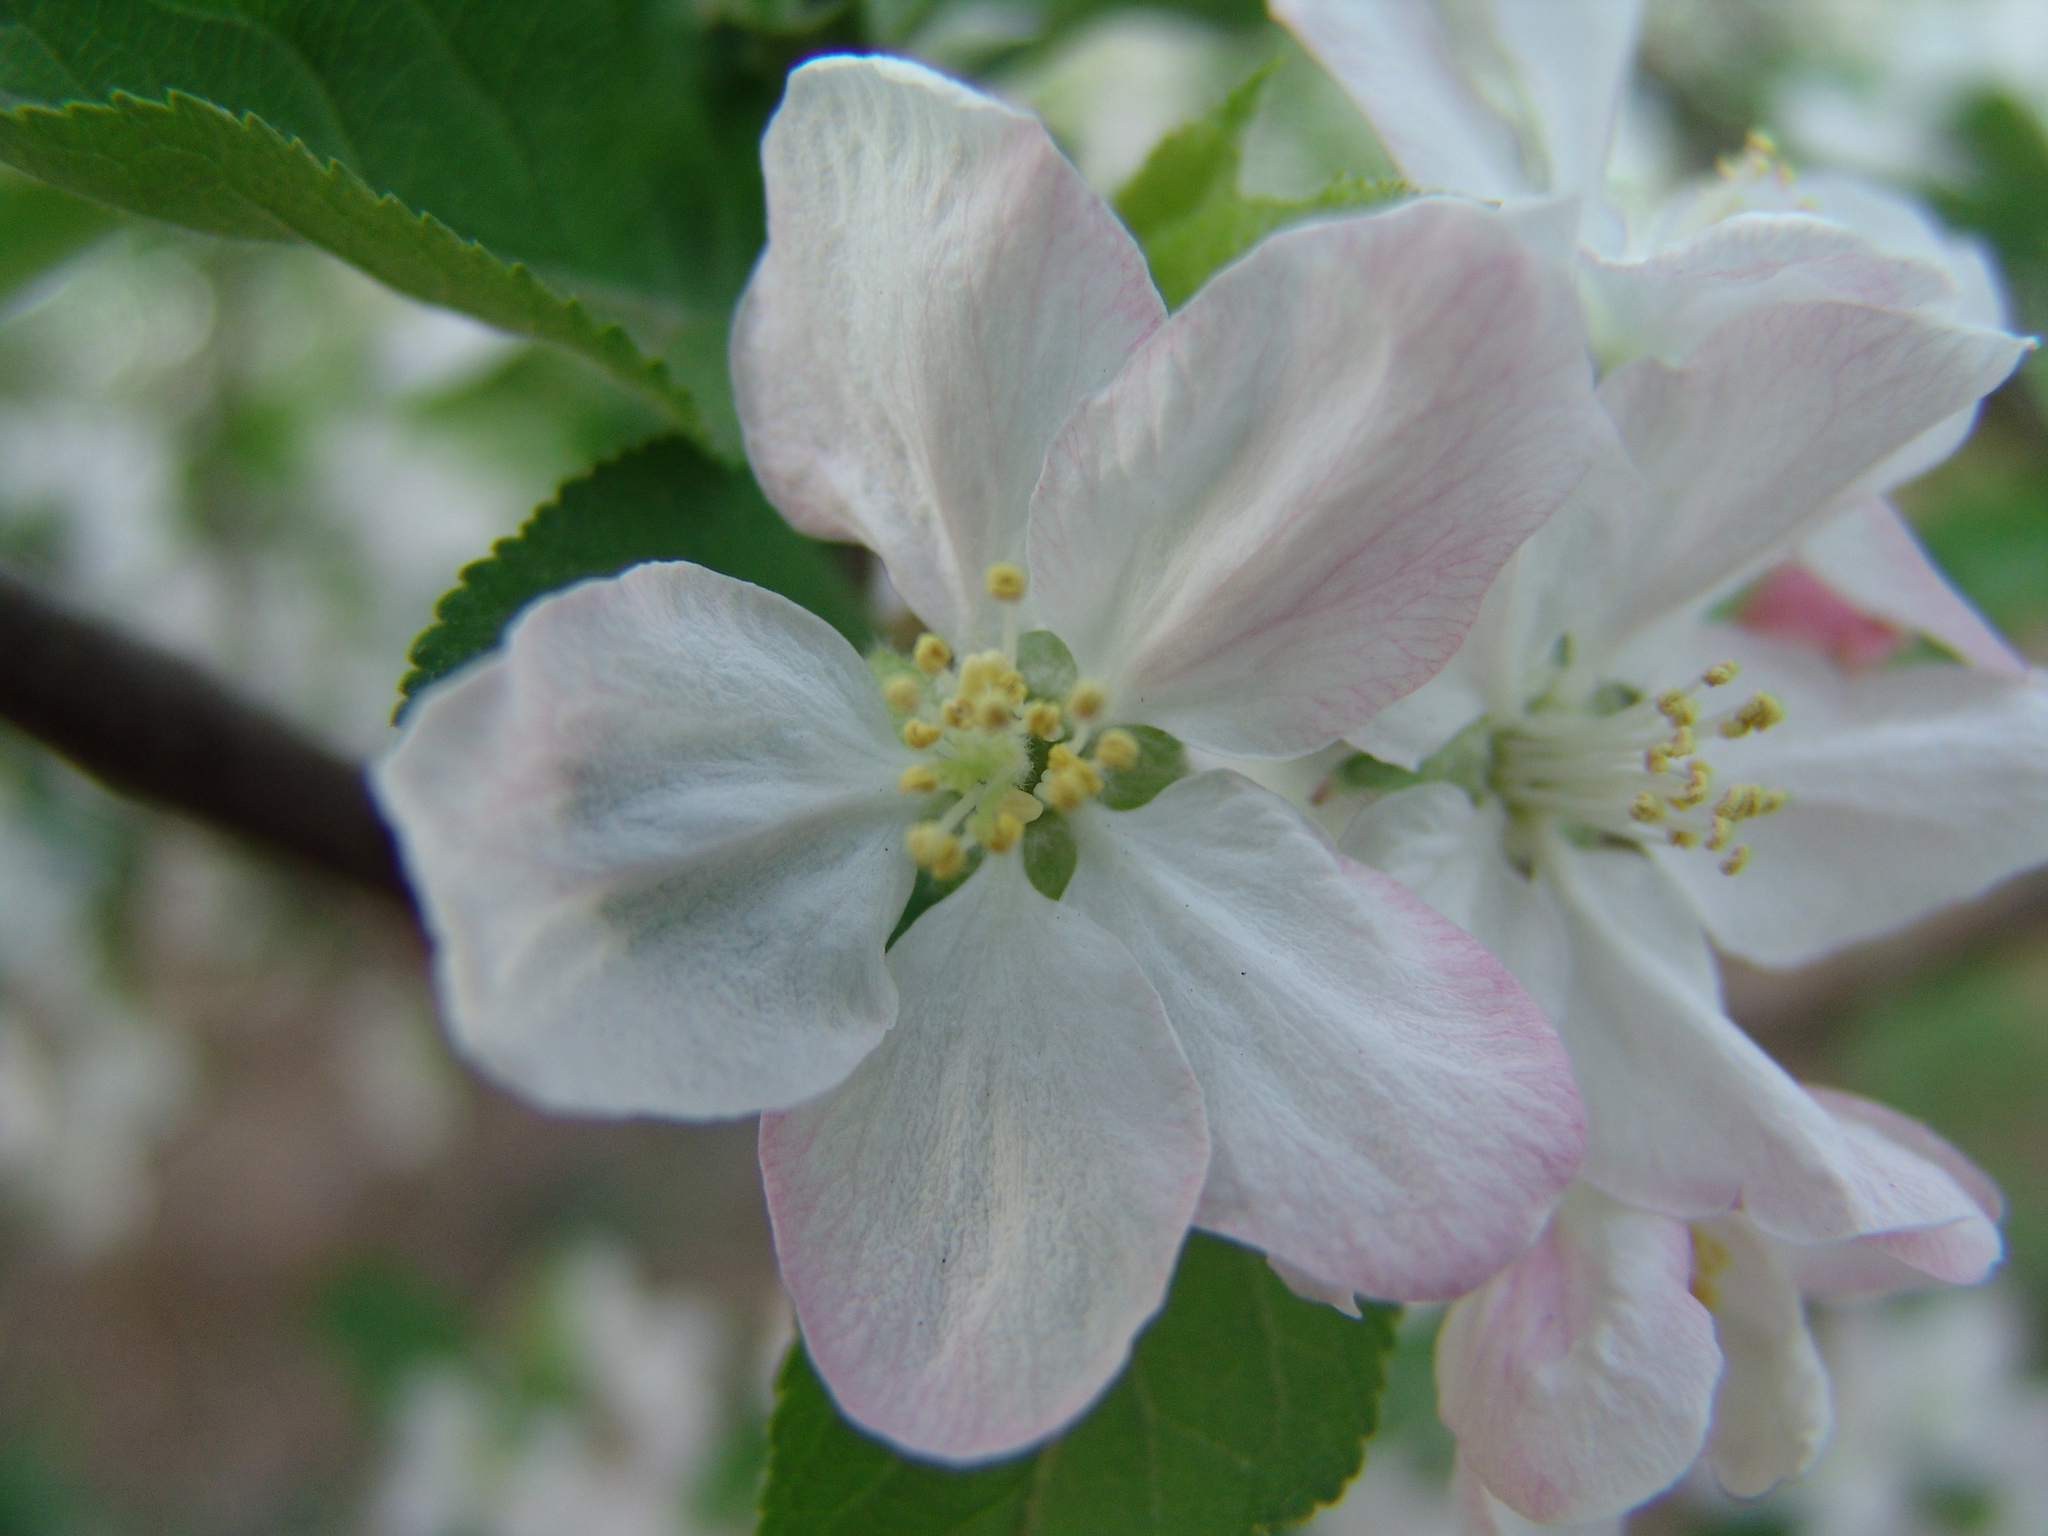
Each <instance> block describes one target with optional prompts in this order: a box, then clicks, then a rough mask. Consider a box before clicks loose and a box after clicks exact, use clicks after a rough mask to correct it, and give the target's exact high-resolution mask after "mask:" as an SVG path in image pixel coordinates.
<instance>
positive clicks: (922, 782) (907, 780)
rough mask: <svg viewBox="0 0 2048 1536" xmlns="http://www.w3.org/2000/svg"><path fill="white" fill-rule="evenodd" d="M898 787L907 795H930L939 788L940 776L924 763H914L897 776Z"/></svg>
mask: <svg viewBox="0 0 2048 1536" xmlns="http://www.w3.org/2000/svg"><path fill="white" fill-rule="evenodd" d="M896 787H897V788H898V789H900V790H902V791H903V793H904V794H906V795H928V794H930V793H931V792H932V791H933V790H935V789H937V788H938V787H939V776H938V775H937V774H935V773H933V772H932V771H931V769H929V768H927V767H925V765H924V764H923V763H912V764H911V765H910V766H909V767H908V768H906V769H904V770H903V772H902V773H901V774H900V775H898V776H897V779H896Z"/></svg>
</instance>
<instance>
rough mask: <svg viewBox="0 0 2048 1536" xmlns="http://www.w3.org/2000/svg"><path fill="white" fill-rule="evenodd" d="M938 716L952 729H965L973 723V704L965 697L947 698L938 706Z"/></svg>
mask: <svg viewBox="0 0 2048 1536" xmlns="http://www.w3.org/2000/svg"><path fill="white" fill-rule="evenodd" d="M939 718H940V719H942V720H944V721H945V722H946V724H948V725H950V726H952V727H953V729H954V730H956V731H960V730H965V729H966V728H967V727H968V726H970V725H972V724H973V723H974V706H973V705H972V704H970V703H968V702H967V701H966V700H965V699H948V700H946V702H945V703H943V704H941V705H940V706H939Z"/></svg>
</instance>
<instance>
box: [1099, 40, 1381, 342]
mask: <svg viewBox="0 0 2048 1536" xmlns="http://www.w3.org/2000/svg"><path fill="white" fill-rule="evenodd" d="M1277 67H1278V61H1277V60H1276V61H1274V62H1272V63H1268V64H1266V65H1264V66H1262V67H1261V68H1260V69H1258V70H1256V71H1254V72H1253V74H1252V75H1251V76H1250V77H1249V78H1248V79H1246V80H1245V81H1244V83H1243V84H1241V85H1239V86H1238V87H1237V88H1236V89H1235V90H1233V91H1232V92H1231V93H1230V94H1229V95H1228V96H1226V97H1224V98H1223V100H1222V102H1221V103H1219V104H1218V105H1217V106H1216V108H1215V109H1214V110H1213V111H1212V112H1210V113H1209V115H1208V116H1206V117H1202V118H1198V119H1196V120H1195V121H1194V122H1192V123H1188V124H1186V125H1185V126H1183V127H1181V128H1177V129H1175V130H1174V131H1173V132H1172V133H1170V134H1168V135H1167V136H1166V137H1165V138H1164V139H1162V140H1161V141H1160V142H1159V144H1158V146H1157V147H1156V148H1154V149H1153V151H1152V153H1151V154H1150V155H1149V156H1148V157H1147V158H1146V160H1145V163H1144V165H1142V166H1140V167H1139V169H1138V173H1137V174H1136V175H1135V176H1133V177H1132V178H1131V179H1130V181H1129V182H1127V183H1125V185H1124V188H1123V190H1122V191H1121V192H1119V193H1118V194H1117V197H1116V211H1117V213H1118V214H1119V215H1120V216H1121V217H1122V219H1123V221H1124V223H1125V224H1126V225H1128V226H1129V228H1130V231H1131V233H1132V234H1134V235H1136V236H1137V237H1138V243H1139V245H1140V246H1142V247H1143V248H1144V251H1145V260H1146V262H1147V264H1148V265H1149V266H1150V267H1151V269H1152V281H1153V282H1154V283H1156V284H1158V286H1159V292H1160V296H1161V297H1162V298H1164V299H1165V300H1166V302H1167V304H1168V305H1169V306H1170V307H1172V308H1175V309H1178V308H1179V307H1180V306H1181V305H1182V304H1184V303H1186V302H1187V301H1188V299H1189V298H1190V297H1191V296H1192V295H1193V294H1194V292H1195V290H1196V289H1197V288H1199V287H1201V286H1202V284H1203V283H1204V282H1205V281H1207V279H1208V278H1209V276H1210V274H1211V273H1213V272H1215V271H1217V270H1218V269H1219V268H1221V267H1224V266H1226V265H1228V264H1229V263H1230V262H1232V261H1234V260H1236V259H1237V258H1238V257H1239V256H1242V255H1243V254H1244V253H1245V252H1246V251H1248V250H1250V249H1251V248H1252V247H1253V246H1254V245H1256V244H1257V243H1258V242H1259V241H1260V240H1262V239H1263V238H1264V237H1265V236H1267V235H1269V234H1271V233H1272V232H1273V231H1274V230H1277V229H1280V228H1282V227H1283V226H1285V225H1288V224H1293V223H1296V222H1298V221H1299V220H1302V219H1306V218H1312V217H1314V216H1316V215H1318V214H1332V213H1345V212H1352V211H1355V210H1357V209H1361V208H1370V207H1374V206H1377V205H1378V204H1381V203H1388V202H1392V201H1394V200H1395V199H1397V198H1400V197H1404V196H1407V195H1409V194H1410V193H1411V192H1412V191H1413V190H1414V189H1413V188H1411V187H1410V186H1409V185H1408V184H1407V183H1406V182H1403V181H1400V180H1385V181H1368V180H1364V179H1361V178H1359V177H1356V176H1339V177H1336V178H1334V179H1333V180H1331V181H1330V182H1329V183H1328V184H1326V185H1325V186H1322V187H1320V188H1318V189H1317V190H1316V191H1314V192H1312V193H1310V194H1309V195H1308V196H1307V197H1300V198H1283V197H1257V196H1247V195H1246V194H1245V193H1243V192H1241V191H1239V190H1238V185H1237V180H1238V171H1239V169H1240V167H1241V165H1242V164H1243V160H1244V149H1243V140H1244V133H1245V130H1246V129H1247V128H1248V127H1250V125H1251V120H1252V117H1253V114H1254V113H1255V112H1256V111H1257V110H1258V105H1259V98H1260V97H1261V96H1262V95H1263V94H1264V93H1265V89H1266V86H1267V84H1268V83H1269V82H1270V81H1271V79H1272V77H1273V71H1274V70H1275V69H1276V68H1277Z"/></svg>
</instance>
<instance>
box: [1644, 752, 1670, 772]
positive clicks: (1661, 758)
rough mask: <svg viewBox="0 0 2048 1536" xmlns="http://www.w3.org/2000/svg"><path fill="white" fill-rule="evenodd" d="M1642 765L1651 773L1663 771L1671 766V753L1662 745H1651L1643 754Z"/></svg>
mask: <svg viewBox="0 0 2048 1536" xmlns="http://www.w3.org/2000/svg"><path fill="white" fill-rule="evenodd" d="M1643 766H1644V767H1645V768H1647V769H1649V770H1650V772H1652V773H1663V772H1665V771H1667V770H1668V769H1669V768H1670V767H1671V754H1670V753H1669V752H1668V751H1666V750H1665V749H1664V748H1663V747H1652V748H1650V750H1649V751H1647V752H1645V753H1644V754H1643Z"/></svg>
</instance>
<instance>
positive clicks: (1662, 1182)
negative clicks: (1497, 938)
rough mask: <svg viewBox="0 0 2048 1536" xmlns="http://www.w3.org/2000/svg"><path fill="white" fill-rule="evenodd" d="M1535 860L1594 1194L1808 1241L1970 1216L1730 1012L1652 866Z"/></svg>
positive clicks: (1615, 857)
mask: <svg viewBox="0 0 2048 1536" xmlns="http://www.w3.org/2000/svg"><path fill="white" fill-rule="evenodd" d="M1540 858H1541V869H1542V873H1543V882H1542V883H1543V886H1544V888H1545V889H1546V890H1547V891H1548V892H1549V893H1550V894H1551V895H1552V896H1553V897H1554V899H1555V901H1556V903H1557V908H1558V912H1559V915H1560V917H1561V918H1562V920H1563V921H1564V923H1565V925H1566V928H1567V930H1568V932H1569V934H1570V943H1571V964H1572V978H1571V991H1570V996H1569V998H1568V1000H1567V1001H1566V1002H1565V1004H1564V1005H1563V1006H1562V1007H1560V1008H1559V1009H1558V1010H1557V1012H1556V1013H1555V1014H1554V1015H1553V1018H1554V1020H1555V1022H1556V1024H1557V1027H1558V1030H1559V1032H1560V1033H1561V1034H1562V1035H1563V1036H1564V1038H1565V1043H1566V1045H1567V1046H1568V1047H1569V1048H1570V1050H1571V1055H1572V1067H1573V1069H1574V1071H1575V1072H1576V1073H1577V1075H1578V1081H1579V1089H1580V1092H1581V1093H1583V1094H1584V1095H1585V1099H1586V1110H1587V1116H1588V1118H1589V1120H1590V1121H1591V1124H1592V1131H1593V1139H1592V1147H1591V1149H1590V1150H1589V1152H1588V1153H1587V1156H1586V1164H1585V1169H1584V1172H1583V1175H1582V1176H1583V1177H1584V1178H1585V1179H1586V1180H1587V1181H1588V1182H1590V1183H1593V1184H1596V1185H1598V1186H1599V1187H1600V1188H1602V1189H1604V1190H1606V1191H1607V1192H1608V1193H1609V1194H1612V1195H1614V1196H1616V1197H1617V1198H1619V1199H1622V1200H1626V1201H1628V1202H1629V1203H1630V1204H1632V1205H1638V1206H1641V1207H1643V1208H1645V1209H1649V1210H1660V1211H1664V1212H1666V1213H1668V1214H1670V1215H1673V1216H1682V1217H1705V1216H1712V1215H1716V1214H1719V1213H1720V1212H1723V1211H1727V1210H1731V1209H1734V1208H1736V1207H1737V1206H1738V1205H1739V1206H1740V1207H1741V1208H1742V1209H1743V1210H1744V1211H1746V1212H1747V1213H1748V1214H1749V1215H1750V1216H1751V1217H1752V1218H1753V1219H1754V1220H1755V1221H1756V1222H1757V1223H1758V1224H1759V1225H1760V1226H1762V1227H1763V1228H1764V1229H1765V1230H1767V1231H1769V1232H1771V1233H1773V1234H1774V1235H1776V1236H1780V1237H1785V1238H1789V1239H1792V1240H1795V1241H1800V1242H1827V1241H1832V1240H1834V1239H1837V1238H1845V1237H1854V1236H1861V1235H1864V1234H1867V1233H1872V1232H1886V1231H1892V1230H1895V1229H1898V1228H1903V1227H1921V1226H1937V1225H1942V1224H1945V1223H1948V1222H1951V1221H1955V1220H1959V1219H1962V1218H1964V1217H1967V1216H1970V1215H1972V1214H1974V1213H1975V1211H1976V1206H1975V1204H1974V1203H1973V1202H1972V1201H1971V1199H1970V1198H1969V1196H1968V1194H1966V1193H1965V1192H1964V1191H1963V1190H1962V1189H1961V1188H1959V1187H1958V1186H1957V1185H1956V1183H1955V1181H1954V1180H1953V1179H1951V1178H1950V1177H1949V1176H1948V1175H1947V1174H1946V1173H1944V1172H1943V1171H1942V1170H1941V1169H1940V1168H1938V1167H1936V1166H1934V1165H1933V1164H1931V1163H1929V1162H1927V1161H1926V1160H1925V1159H1923V1158H1921V1157H1919V1156H1917V1155H1915V1154H1913V1153H1911V1152H1909V1151H1907V1150H1905V1149H1904V1148H1901V1147H1899V1146H1897V1145H1896V1144H1895V1143H1893V1142H1891V1141H1889V1140H1887V1139H1886V1138H1884V1137H1882V1136H1878V1135H1876V1134H1874V1133H1870V1134H1864V1133H1859V1132H1858V1131H1857V1130H1856V1128H1855V1127H1853V1126H1848V1125H1845V1124H1843V1123H1841V1122H1838V1121H1837V1120H1836V1119H1835V1118H1834V1117H1832V1116H1830V1115H1829V1114H1828V1113H1827V1112H1826V1110H1825V1109H1823V1108H1822V1106H1821V1105H1820V1104H1819V1103H1818V1102H1816V1101H1815V1100H1814V1098H1813V1097H1812V1095H1810V1094H1808V1093H1807V1092H1806V1091H1805V1090H1804V1089H1803V1088H1801V1087H1800V1086H1799V1085H1798V1084H1797V1083H1795V1082H1793V1081H1792V1079H1791V1078H1789V1077H1787V1076H1786V1075H1785V1073H1784V1072H1783V1071H1782V1070H1781V1069H1780V1068H1779V1067H1778V1066H1777V1065H1776V1064H1775V1063H1774V1062H1772V1061H1771V1059H1770V1058H1769V1057H1767V1056H1766V1055H1765V1054H1764V1053H1763V1052H1762V1051H1761V1050H1759V1049H1758V1048H1757V1046H1756V1044H1755V1043H1754V1042H1753V1041H1751V1040H1750V1038H1749V1037H1748V1036H1747V1035H1745V1034H1743V1032H1742V1031H1741V1030H1740V1029H1738V1028H1737V1027H1736V1026H1735V1024H1734V1023H1733V1022H1732V1021H1731V1020H1729V1019H1728V1018H1727V1016H1726V1015H1725V1014H1723V1013H1722V1011H1721V1008H1720V1002H1719V993H1718V984H1717V981H1716V978H1715V975H1714V968H1713V960H1712V957H1711V956H1710V955H1709V953H1708V950H1707V945H1706V936H1705V935H1704V934H1703V933H1702V932H1701V930H1700V927H1699V920H1698V919H1697V918H1696V917H1695V916H1694V915H1693V913H1692V911H1691V910H1690V908H1689V906H1688V905H1687V903H1686V901H1685V899H1684V897H1683V895H1682V894H1681V893H1680V891H1679V890H1678V889H1677V887H1675V886H1674V885H1672V884H1671V882H1670V881H1669V880H1668V879H1667V878H1665V876H1664V875H1663V874H1662V873H1661V872H1660V870H1659V868H1658V867H1657V866H1656V865H1655V864H1653V863H1652V862H1651V861H1650V860H1649V859H1646V858H1644V857H1642V856H1641V855H1640V854H1636V853H1628V852H1622V851H1610V850H1600V851H1592V852H1588V851H1583V850H1580V849H1577V848H1574V847H1571V846H1570V845H1569V844H1567V843H1565V842H1564V841H1563V840H1562V839H1561V838H1558V837H1556V836H1555V835H1554V834H1553V835H1549V836H1547V837H1546V838H1545V839H1544V842H1543V845H1542V848H1541V854H1540Z"/></svg>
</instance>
